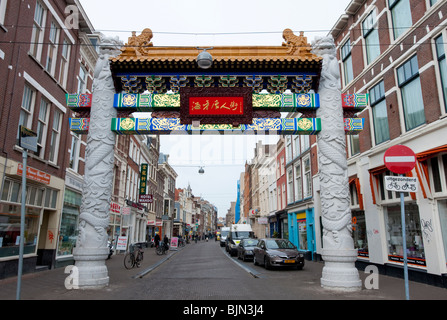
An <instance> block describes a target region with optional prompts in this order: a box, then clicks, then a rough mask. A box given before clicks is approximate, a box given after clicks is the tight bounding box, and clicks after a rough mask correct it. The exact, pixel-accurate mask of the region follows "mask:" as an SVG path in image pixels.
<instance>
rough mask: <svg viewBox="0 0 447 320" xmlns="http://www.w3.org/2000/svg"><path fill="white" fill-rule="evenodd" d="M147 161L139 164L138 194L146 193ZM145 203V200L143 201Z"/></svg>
mask: <svg viewBox="0 0 447 320" xmlns="http://www.w3.org/2000/svg"><path fill="white" fill-rule="evenodd" d="M148 167H149V166H148V164H147V163H142V164H141V172H140V195H142V194H146V186H147V169H148ZM140 202H141V201H140ZM145 203H147V202H145Z"/></svg>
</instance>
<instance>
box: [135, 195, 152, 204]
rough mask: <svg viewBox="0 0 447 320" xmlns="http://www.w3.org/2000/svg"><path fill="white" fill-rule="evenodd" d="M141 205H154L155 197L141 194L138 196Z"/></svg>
mask: <svg viewBox="0 0 447 320" xmlns="http://www.w3.org/2000/svg"><path fill="white" fill-rule="evenodd" d="M138 202H139V203H152V202H154V197H153V195H151V194H140V195H139V196H138Z"/></svg>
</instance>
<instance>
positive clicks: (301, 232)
mask: <svg viewBox="0 0 447 320" xmlns="http://www.w3.org/2000/svg"><path fill="white" fill-rule="evenodd" d="M304 215H305V214H304ZM297 224H298V239H299V249H300V250H305V251H307V250H308V246H307V223H306V219H297Z"/></svg>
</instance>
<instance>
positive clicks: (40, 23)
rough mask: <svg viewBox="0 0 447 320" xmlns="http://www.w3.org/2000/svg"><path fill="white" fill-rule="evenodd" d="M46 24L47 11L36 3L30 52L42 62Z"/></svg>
mask: <svg viewBox="0 0 447 320" xmlns="http://www.w3.org/2000/svg"><path fill="white" fill-rule="evenodd" d="M44 24H45V9H44V7H43V6H42V4H41V3H40V2H39V1H36V9H35V11H34V22H33V32H32V36H31V48H30V52H31V54H32V55H33V56H34V57H35V58H36V59H37V60H40V54H41V53H42V43H43V34H44V29H43V28H44Z"/></svg>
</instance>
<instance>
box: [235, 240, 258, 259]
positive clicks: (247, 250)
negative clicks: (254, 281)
mask: <svg viewBox="0 0 447 320" xmlns="http://www.w3.org/2000/svg"><path fill="white" fill-rule="evenodd" d="M257 244H258V240H257V239H250V238H249V239H242V240H241V242H239V245H238V246H237V258H238V259H242V260H243V261H245V260H253V250H254V248H255V247H256V245H257Z"/></svg>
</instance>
